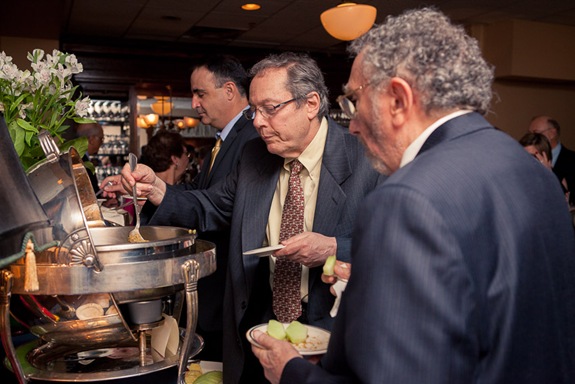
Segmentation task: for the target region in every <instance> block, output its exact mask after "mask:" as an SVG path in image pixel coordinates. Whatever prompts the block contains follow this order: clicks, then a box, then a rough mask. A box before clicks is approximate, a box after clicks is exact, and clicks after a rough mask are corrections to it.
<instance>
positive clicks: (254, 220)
mask: <svg viewBox="0 0 575 384" xmlns="http://www.w3.org/2000/svg"><path fill="white" fill-rule="evenodd" d="M283 162H284V159H283V158H282V157H280V156H277V155H273V154H271V153H269V152H268V150H267V148H266V145H265V143H264V142H263V141H262V140H260V139H256V140H252V141H251V142H249V143H247V144H246V146H245V148H244V151H243V153H242V157H241V159H240V162H239V164H238V167H237V168H236V169H235V171H234V172H232V173H231V174H230V175H229V176H228V177H227V178H226V179H225V180H224V182H222V183H218V184H216V185H214V186H212V187H210V188H209V189H207V190H202V191H185V192H182V191H178V190H177V189H175V188H168V190H167V192H166V195H165V197H164V200H163V201H162V203H161V204H160V206H159V207H158V209H157V211H156V213H155V215H154V217H153V218H152V223H151V224H154V223H156V224H163V223H170V225H180V226H184V227H189V228H196V229H198V230H199V231H208V230H216V229H219V228H222V227H225V226H229V225H230V224H231V238H230V253H229V265H228V277H227V280H226V293H225V301H224V380H225V381H226V383H230V382H235V381H237V380H238V379H239V377H240V375H241V372H242V370H243V368H244V361H245V353H250V354H251V350H250V351H246V350H245V348H244V346H243V344H244V341H245V333H244V329H245V327H249V326H253V325H257V323H258V322H261V321H267V318H265V317H257V316H256V317H250V320H246V319H245V318H244V317H245V316H246V311H247V309H248V304H249V302H250V300H253V299H254V297H256V296H257V295H258V294H260V292H259V291H257V289H256V290H255V291H254V287H255V286H256V285H257V286H262V284H263V286H267V288H268V289H269V284H268V281H269V275H266V274H265V272H264V273H263V274H259V272H258V271H259V268H262V266H263V267H264V268H263V270H264V271H265V270H266V269H265V266H266V265H267V264H268V263H269V262H268V260H267V258H259V257H257V256H242V252H244V251H247V250H250V249H255V248H259V247H261V246H262V245H263V244H264V240H265V235H266V225H267V222H268V216H269V211H270V206H271V202H272V198H273V194H274V191H275V189H276V184H277V181H278V178H279V173H280V170H281V167H282V166H283ZM383 179H385V177H383V176H381V175H378V174H377V172H375V171H374V170H373V168H372V167H371V165H370V164H369V161H368V160H367V158H366V156H365V154H364V149H363V146H362V145H361V143H360V142H359V141H358V140H357V138H356V137H354V136H352V135H351V134H349V132H348V130H347V129H345V128H343V127H341V126H339V125H337V124H336V123H335V122H334V121H332V120H329V128H328V134H327V140H326V144H325V149H324V154H323V158H322V169H321V173H320V182H319V189H318V197H317V204H316V211H315V216H314V224H313V231H314V232H317V233H321V234H324V235H326V236H331V237H336V239H337V258H338V259H340V260H347V261H349V260H350V252H351V233H352V229H353V224H354V223H355V217H356V214H357V212H358V208H359V205H360V203H361V201H362V200H363V198H364V197H365V196H366V195H367V194H368V193H369V192H370V191H372V190H373V189H374V188H375V187H376V185H377V184H378V183H379V182H380V181H382V180H383ZM260 261H261V263H260ZM321 270H322V269H321V267H317V268H311V270H310V277H309V297H308V308H307V309H308V320H309V323H310V324H316V325H319V326H322V327H324V328H328V329H331V327H332V324H333V319H332V318H331V317H330V316H329V311H330V309H331V307H332V305H333V302H334V297H333V295H331V293H330V292H329V286H328V285H327V284H324V283H323V282H322V281H321ZM252 294H253V295H252ZM267 305H268V306H269V307H271V301H270V302H269V303H267ZM252 307H253V306H252ZM255 309H258V308H255ZM259 309H261V308H259ZM262 316H265V314H263V313H262ZM255 319H257V320H255ZM242 321H244V327H242V326H240V324H241V323H242ZM251 321H253V323H251ZM246 322H247V323H248V324H245V323H246Z"/></svg>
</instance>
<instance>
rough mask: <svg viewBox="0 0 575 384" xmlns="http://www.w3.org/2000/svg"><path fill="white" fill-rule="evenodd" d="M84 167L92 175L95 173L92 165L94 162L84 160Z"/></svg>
mask: <svg viewBox="0 0 575 384" xmlns="http://www.w3.org/2000/svg"><path fill="white" fill-rule="evenodd" d="M84 167H86V169H87V170H89V171H90V172H92V174H93V175H95V174H96V167H95V166H94V163H92V162H91V161H84Z"/></svg>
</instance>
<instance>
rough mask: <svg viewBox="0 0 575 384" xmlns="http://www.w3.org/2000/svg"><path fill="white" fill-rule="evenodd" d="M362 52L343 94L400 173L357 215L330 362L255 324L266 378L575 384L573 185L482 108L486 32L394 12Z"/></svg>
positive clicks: (380, 159)
mask: <svg viewBox="0 0 575 384" xmlns="http://www.w3.org/2000/svg"><path fill="white" fill-rule="evenodd" d="M351 51H352V52H353V53H354V54H356V55H357V56H356V58H355V61H354V63H353V66H352V70H351V74H350V77H349V82H348V83H347V85H346V90H347V92H346V94H345V95H344V96H343V97H342V98H340V99H339V100H340V104H341V107H342V109H343V110H344V111H346V113H347V114H348V116H349V117H350V118H351V123H350V131H351V132H352V133H354V134H356V135H358V136H359V137H361V138H362V141H363V142H364V144H365V145H366V147H367V150H368V153H369V154H370V157H371V159H372V163H373V165H374V166H375V167H376V168H377V169H378V170H380V171H381V172H383V173H388V174H391V176H390V177H389V178H388V179H387V180H386V182H385V183H383V184H382V185H381V186H379V187H378V188H377V189H376V190H375V191H374V192H373V193H371V194H370V195H369V196H368V197H367V198H366V199H365V203H364V204H363V206H362V207H361V209H360V211H359V213H358V217H360V218H361V220H358V225H357V227H356V228H355V231H354V236H353V247H352V260H353V263H352V267H351V276H350V278H349V282H348V284H347V288H346V290H345V292H344V293H343V298H342V301H341V306H340V307H339V313H338V315H337V318H336V323H335V326H334V330H333V332H332V335H331V340H330V343H329V347H328V351H327V354H326V355H325V356H324V357H323V358H322V360H321V363H320V364H321V365H320V366H318V365H313V364H312V363H311V362H309V361H308V360H305V359H303V358H302V356H300V355H299V354H298V353H297V351H296V350H295V349H294V348H293V347H292V346H291V345H289V344H288V343H287V342H285V341H279V340H275V339H273V338H271V337H270V336H268V335H266V334H264V333H261V332H260V333H257V332H255V334H254V337H255V339H256V341H257V342H258V343H259V344H260V345H262V348H259V347H256V346H254V347H253V350H254V353H255V354H256V356H257V357H258V358H259V359H260V362H261V363H262V364H263V366H264V368H265V372H266V376H267V378H268V379H269V380H270V381H271V382H272V383H277V382H279V381H280V379H281V381H282V382H284V383H322V384H323V383H394V384H395V383H418V384H424V383H429V384H447V383H458V384H459V383H505V384H540V383H573V382H575V372H574V371H575V353H574V352H575V337H574V336H575V328H574V327H573V324H574V322H575V279H573V276H575V239H574V234H573V228H572V227H571V224H570V220H569V214H568V212H567V210H566V209H565V200H564V197H563V193H562V191H561V188H560V187H559V185H557V183H554V182H553V178H554V177H555V176H553V175H552V174H551V173H550V172H548V171H547V170H546V169H545V168H544V167H541V165H540V164H538V163H537V162H536V161H533V159H532V157H531V156H530V155H529V154H528V153H527V152H526V151H525V150H523V148H522V147H521V146H520V145H519V144H518V143H517V142H516V141H515V140H513V139H512V138H510V137H509V136H507V135H506V134H505V133H503V132H500V131H498V130H496V129H494V128H493V127H492V126H491V125H490V124H489V123H488V122H487V121H486V120H485V119H484V118H483V117H482V116H481V114H483V113H485V112H486V111H487V109H488V107H489V103H490V100H491V84H492V79H493V73H492V69H491V68H490V67H489V66H488V64H487V63H486V62H485V61H484V59H483V58H482V57H481V51H480V49H479V47H478V45H477V42H476V41H475V40H474V39H471V38H470V37H468V36H467V35H466V34H465V32H464V30H463V28H461V27H457V26H454V25H453V24H451V23H450V21H449V20H448V19H447V17H445V15H443V14H441V13H440V12H438V11H435V10H433V9H420V10H415V11H408V12H406V13H404V14H402V15H400V16H397V17H388V18H387V20H386V22H385V23H384V24H382V25H381V26H379V27H377V28H375V29H372V30H371V31H369V32H368V33H367V34H366V35H364V36H362V37H360V38H359V39H358V40H355V41H354V42H353V43H352V45H351ZM352 100H353V101H352ZM550 186H551V187H550Z"/></svg>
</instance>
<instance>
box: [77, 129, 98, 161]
mask: <svg viewBox="0 0 575 384" xmlns="http://www.w3.org/2000/svg"><path fill="white" fill-rule="evenodd" d="M76 134H77V135H78V137H87V138H88V151H87V153H88V155H95V154H97V153H98V150H99V149H100V146H101V145H102V142H103V141H104V130H103V129H102V126H101V125H100V124H98V123H85V124H78V126H77V127H76Z"/></svg>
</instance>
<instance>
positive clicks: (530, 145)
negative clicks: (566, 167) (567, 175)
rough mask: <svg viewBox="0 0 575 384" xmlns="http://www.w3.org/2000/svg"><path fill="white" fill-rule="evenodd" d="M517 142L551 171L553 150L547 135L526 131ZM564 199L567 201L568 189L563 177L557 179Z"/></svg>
mask: <svg viewBox="0 0 575 384" xmlns="http://www.w3.org/2000/svg"><path fill="white" fill-rule="evenodd" d="M519 144H521V145H522V146H523V148H525V150H526V151H527V152H528V153H530V154H531V155H532V156H533V157H534V158H535V159H537V160H538V161H539V162H540V163H541V164H543V165H544V166H545V168H547V169H548V170H550V171H553V162H552V159H553V152H552V151H551V144H550V143H549V140H548V139H547V137H546V136H545V135H543V134H541V133H531V132H529V133H526V134H525V135H523V136H522V137H521V138H520V139H519ZM559 184H560V185H561V188H562V189H563V193H565V199H566V200H567V203H569V190H568V189H567V181H566V180H565V179H563V180H561V181H559Z"/></svg>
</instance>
